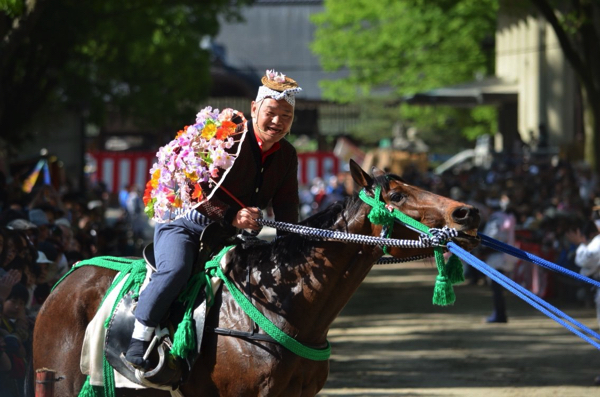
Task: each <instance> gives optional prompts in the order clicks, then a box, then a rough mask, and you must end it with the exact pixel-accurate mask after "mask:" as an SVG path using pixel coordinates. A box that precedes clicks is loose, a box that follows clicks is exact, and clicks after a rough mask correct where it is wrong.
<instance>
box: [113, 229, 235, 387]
mask: <svg viewBox="0 0 600 397" xmlns="http://www.w3.org/2000/svg"><path fill="white" fill-rule="evenodd" d="M225 232H226V231H225V230H224V229H223V227H222V226H221V225H220V224H218V223H211V224H209V225H208V226H207V227H206V228H205V229H204V231H203V232H202V235H201V237H200V251H199V255H198V259H197V260H196V263H195V264H194V269H193V271H192V274H196V273H198V272H201V271H203V270H204V264H205V263H206V262H207V261H208V260H209V259H210V258H211V257H212V256H213V255H214V254H215V253H218V252H219V251H220V250H221V248H223V247H224V246H225V245H226V244H230V243H231V239H232V238H231V236H230V235H229V236H227V235H226V234H225ZM153 248H154V247H153V244H152V243H151V244H148V245H147V246H146V247H145V248H144V251H143V256H144V259H145V260H146V264H147V267H148V268H149V271H150V272H155V271H156V264H155V258H154V249H153ZM215 292H216V291H215ZM132 295H133V292H132V291H130V292H129V293H127V294H125V295H124V296H123V298H122V299H121V300H120V302H119V303H118V304H117V305H116V308H115V310H114V311H113V314H112V317H111V319H110V322H109V325H108V327H107V330H106V338H105V345H104V349H105V356H106V359H107V361H108V362H109V364H110V365H112V367H113V368H114V369H115V370H116V371H117V372H119V373H120V374H121V375H123V376H124V377H125V378H127V379H128V380H130V381H131V382H133V383H136V384H139V385H141V386H144V387H152V388H162V389H165V388H170V389H173V390H174V389H176V388H177V387H178V386H179V385H180V384H182V383H184V382H185V381H186V380H187V378H188V376H189V374H190V372H191V369H192V367H193V365H194V363H195V362H196V360H197V358H198V357H199V355H200V348H201V346H202V338H203V335H204V329H205V319H206V314H207V306H206V295H205V292H204V290H203V289H202V290H201V291H200V292H199V294H198V296H197V298H196V301H195V303H194V310H193V316H192V317H193V325H194V327H193V328H194V331H195V332H194V333H195V338H196V349H195V350H193V351H192V352H191V353H190V354H189V355H188V357H186V358H185V359H180V358H177V357H175V356H173V355H172V354H170V353H169V352H170V350H171V347H172V346H173V335H174V334H175V330H176V329H177V325H178V324H179V322H180V321H181V320H182V318H183V314H184V311H185V308H184V307H183V305H182V304H181V303H180V302H178V300H177V299H176V300H175V302H174V303H173V304H172V305H171V309H170V311H169V313H168V315H167V318H165V319H164V320H163V321H162V322H161V324H160V325H159V326H158V327H156V330H155V335H154V337H153V339H152V342H151V344H150V347H149V349H148V351H147V352H146V355H148V358H149V360H150V362H151V364H152V365H151V368H152V369H151V370H149V371H146V372H144V371H141V370H138V369H136V368H134V367H133V366H131V364H129V363H128V362H127V361H126V360H125V352H126V351H127V347H128V345H129V341H130V339H131V334H132V333H133V327H134V322H135V316H134V314H135V308H136V306H137V300H136V299H133V296H132Z"/></svg>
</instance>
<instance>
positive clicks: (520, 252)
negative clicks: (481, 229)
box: [479, 233, 600, 288]
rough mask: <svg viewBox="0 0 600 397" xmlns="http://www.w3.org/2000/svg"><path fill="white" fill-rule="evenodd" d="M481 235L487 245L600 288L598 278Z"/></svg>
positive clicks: (483, 242)
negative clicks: (586, 275) (595, 278)
mask: <svg viewBox="0 0 600 397" xmlns="http://www.w3.org/2000/svg"><path fill="white" fill-rule="evenodd" d="M479 237H481V244H482V245H485V246H486V247H490V248H493V249H495V250H497V251H502V252H505V253H507V254H509V255H512V256H514V257H517V258H521V259H523V260H525V261H527V262H531V263H535V264H536V265H540V266H542V267H545V268H546V269H550V270H552V271H555V272H558V273H562V274H566V275H567V276H570V277H573V278H576V279H578V280H579V281H583V282H586V283H588V284H592V285H595V286H596V287H598V288H600V282H599V281H597V280H594V279H592V278H589V277H585V276H583V275H581V274H579V273H576V272H574V271H572V270H569V269H566V268H564V267H562V266H559V265H557V264H556V263H552V262H549V261H547V260H545V259H542V258H540V257H539V256H535V255H533V254H530V253H529V252H525V251H523V250H520V249H518V248H515V247H513V246H510V245H508V244H506V243H503V242H501V241H498V240H494V239H493V238H491V237H490V236H486V235H485V234H481V233H479Z"/></svg>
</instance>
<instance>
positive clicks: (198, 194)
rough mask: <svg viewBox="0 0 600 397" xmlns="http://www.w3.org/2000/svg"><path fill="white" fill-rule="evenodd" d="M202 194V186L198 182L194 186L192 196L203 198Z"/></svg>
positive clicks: (197, 198)
mask: <svg viewBox="0 0 600 397" xmlns="http://www.w3.org/2000/svg"><path fill="white" fill-rule="evenodd" d="M202 195H203V193H202V187H200V184H199V183H196V185H195V186H194V192H193V193H192V198H193V199H196V200H201V199H202Z"/></svg>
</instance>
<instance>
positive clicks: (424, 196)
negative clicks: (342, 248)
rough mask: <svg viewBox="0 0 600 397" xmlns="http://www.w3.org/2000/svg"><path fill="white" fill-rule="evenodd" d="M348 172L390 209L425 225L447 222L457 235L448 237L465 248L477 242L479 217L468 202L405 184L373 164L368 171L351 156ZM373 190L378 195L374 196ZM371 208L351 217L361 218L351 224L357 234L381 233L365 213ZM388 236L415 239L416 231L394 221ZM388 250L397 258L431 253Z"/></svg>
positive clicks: (440, 225)
mask: <svg viewBox="0 0 600 397" xmlns="http://www.w3.org/2000/svg"><path fill="white" fill-rule="evenodd" d="M350 173H351V175H352V178H353V179H354V181H355V182H356V183H357V184H358V186H359V187H360V188H361V189H363V190H364V192H365V193H366V194H367V195H368V196H370V197H373V198H374V199H375V200H380V201H381V202H382V203H383V204H384V205H385V207H386V208H387V209H388V210H389V211H390V212H392V211H395V210H398V211H400V212H401V213H403V214H405V215H407V216H408V217H410V218H412V219H414V220H415V221H417V222H420V223H422V224H423V225H425V226H427V227H429V228H442V227H444V226H447V227H449V228H453V229H456V231H457V232H458V236H456V237H454V238H452V241H453V242H455V243H457V244H458V245H460V246H461V247H463V248H465V249H467V250H472V249H473V248H475V247H476V246H477V245H478V244H479V237H478V236H477V228H478V227H479V223H480V220H481V218H480V215H479V210H478V209H477V208H475V207H473V206H472V205H468V204H465V203H461V202H457V201H454V200H452V199H449V198H447V197H443V196H439V195H437V194H434V193H431V192H428V191H426V190H423V189H421V188H419V187H416V186H412V185H409V184H408V183H406V182H405V181H404V180H403V179H402V178H400V177H399V176H397V175H394V174H389V173H385V172H383V171H382V170H380V169H378V168H376V167H373V169H372V172H371V175H369V174H367V173H366V172H365V171H364V170H363V169H362V168H361V167H360V166H359V165H358V164H357V163H356V162H354V161H352V160H350ZM376 194H378V195H379V197H375V195H376ZM371 210H372V207H371V206H370V205H368V204H365V205H364V206H363V208H362V209H361V211H360V214H361V215H362V216H355V217H354V219H355V222H358V223H360V222H361V221H362V225H360V224H359V225H355V227H356V228H358V229H362V230H361V232H359V233H361V234H369V235H372V236H378V235H380V234H381V230H382V225H380V224H375V223H373V222H370V221H369V219H368V216H366V215H367V214H368V213H369V212H370V211H371ZM357 215H358V214H357ZM391 237H392V238H395V239H412V240H416V239H418V237H419V233H418V232H417V231H415V230H413V229H411V228H408V227H405V226H404V225H402V224H401V222H398V221H396V222H395V224H394V226H393V230H392V232H391ZM388 253H389V254H390V255H392V256H394V257H397V258H408V257H412V256H417V255H423V254H432V248H398V247H391V248H389V250H388Z"/></svg>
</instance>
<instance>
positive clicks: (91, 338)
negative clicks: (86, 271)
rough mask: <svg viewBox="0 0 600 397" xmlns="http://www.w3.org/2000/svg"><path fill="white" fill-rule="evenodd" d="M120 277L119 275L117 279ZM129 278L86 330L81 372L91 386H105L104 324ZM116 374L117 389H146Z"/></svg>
mask: <svg viewBox="0 0 600 397" xmlns="http://www.w3.org/2000/svg"><path fill="white" fill-rule="evenodd" d="M118 276H119V275H118V274H117V277H118ZM128 278H129V276H127V277H124V278H123V280H121V282H120V283H119V284H118V285H117V286H115V288H113V290H112V291H111V292H110V294H108V296H107V297H106V298H105V299H104V302H102V305H101V306H100V308H99V309H98V311H97V312H96V315H95V316H94V318H93V319H92V321H90V323H89V324H88V326H87V328H86V330H85V337H84V339H83V346H82V348H81V361H80V365H79V366H80V368H81V372H82V373H84V374H86V375H89V377H90V384H91V385H92V386H104V383H103V375H102V373H103V368H104V339H105V337H106V328H104V322H105V321H106V319H107V318H108V317H109V316H110V315H111V312H112V308H113V305H114V303H115V300H116V299H117V296H118V295H119V291H120V290H121V287H123V284H125V282H126V281H127V279H128ZM113 372H114V374H115V387H122V388H129V389H132V388H133V389H143V388H144V387H142V386H140V385H138V384H137V383H133V382H132V381H130V380H129V379H127V378H126V377H124V376H123V375H121V374H119V373H118V372H117V371H113Z"/></svg>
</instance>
